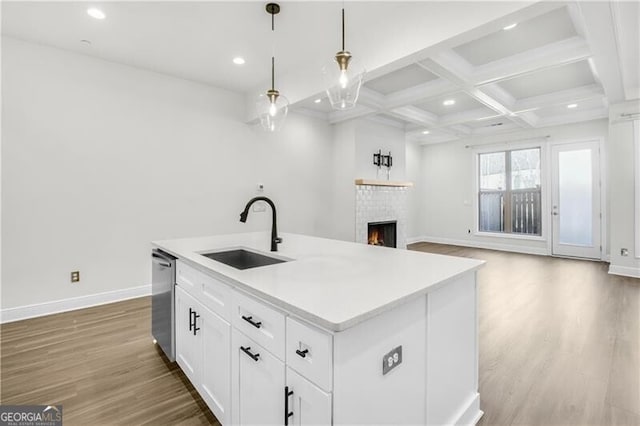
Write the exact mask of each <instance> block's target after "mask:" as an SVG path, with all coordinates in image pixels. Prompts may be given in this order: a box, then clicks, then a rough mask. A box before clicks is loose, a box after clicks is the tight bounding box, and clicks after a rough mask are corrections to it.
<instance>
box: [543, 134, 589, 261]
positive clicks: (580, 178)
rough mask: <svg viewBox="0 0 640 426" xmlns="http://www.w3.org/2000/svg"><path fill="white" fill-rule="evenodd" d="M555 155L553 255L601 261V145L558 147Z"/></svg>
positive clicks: (553, 159)
mask: <svg viewBox="0 0 640 426" xmlns="http://www.w3.org/2000/svg"><path fill="white" fill-rule="evenodd" d="M551 155H552V166H553V172H552V203H551V215H552V216H551V218H552V233H553V254H554V255H558V256H571V257H584V258H590V259H600V252H601V246H600V225H601V224H600V222H601V215H600V157H599V147H598V142H597V141H594V142H582V143H572V144H564V145H554V146H553V147H552V149H551Z"/></svg>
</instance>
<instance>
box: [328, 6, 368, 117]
mask: <svg viewBox="0 0 640 426" xmlns="http://www.w3.org/2000/svg"><path fill="white" fill-rule="evenodd" d="M364 74H365V70H364V68H363V67H362V66H361V65H360V64H359V63H358V62H357V61H355V60H354V59H353V56H351V52H349V51H347V50H345V47H344V8H343V9H342V50H340V51H339V52H338V53H336V56H335V57H334V58H332V59H331V60H330V61H329V62H328V63H327V64H325V65H324V66H323V67H322V76H323V78H324V85H325V87H326V92H327V96H328V97H329V102H331V106H332V107H333V108H334V109H339V110H345V109H350V108H353V107H355V106H356V102H357V101H358V96H359V95H360V87H361V86H362V80H363V78H364Z"/></svg>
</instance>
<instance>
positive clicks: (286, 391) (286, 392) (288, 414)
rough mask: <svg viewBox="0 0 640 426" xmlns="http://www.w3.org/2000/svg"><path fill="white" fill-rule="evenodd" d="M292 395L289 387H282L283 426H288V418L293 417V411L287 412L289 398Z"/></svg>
mask: <svg viewBox="0 0 640 426" xmlns="http://www.w3.org/2000/svg"><path fill="white" fill-rule="evenodd" d="M291 395H293V391H290V390H289V386H285V387H284V426H289V417H291V416H293V411H289V397H290V396H291Z"/></svg>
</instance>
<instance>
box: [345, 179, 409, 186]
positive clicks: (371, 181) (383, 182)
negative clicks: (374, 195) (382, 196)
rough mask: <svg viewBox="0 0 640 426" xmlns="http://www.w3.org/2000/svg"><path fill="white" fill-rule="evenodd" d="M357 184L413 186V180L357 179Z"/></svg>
mask: <svg viewBox="0 0 640 426" xmlns="http://www.w3.org/2000/svg"><path fill="white" fill-rule="evenodd" d="M356 185H372V186H403V187H409V186H413V182H398V181H391V180H374V179H356Z"/></svg>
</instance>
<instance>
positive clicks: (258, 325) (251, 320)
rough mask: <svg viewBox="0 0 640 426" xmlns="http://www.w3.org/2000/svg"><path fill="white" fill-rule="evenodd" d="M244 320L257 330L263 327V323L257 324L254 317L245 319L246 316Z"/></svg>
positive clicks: (243, 317)
mask: <svg viewBox="0 0 640 426" xmlns="http://www.w3.org/2000/svg"><path fill="white" fill-rule="evenodd" d="M242 319H243V320H245V321H246V322H248V323H249V324H251V325H252V326H254V327H255V328H260V327H262V322H260V321H258V322H255V321H253V317H245V316H244V315H243V316H242Z"/></svg>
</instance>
